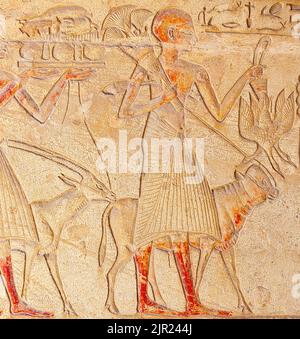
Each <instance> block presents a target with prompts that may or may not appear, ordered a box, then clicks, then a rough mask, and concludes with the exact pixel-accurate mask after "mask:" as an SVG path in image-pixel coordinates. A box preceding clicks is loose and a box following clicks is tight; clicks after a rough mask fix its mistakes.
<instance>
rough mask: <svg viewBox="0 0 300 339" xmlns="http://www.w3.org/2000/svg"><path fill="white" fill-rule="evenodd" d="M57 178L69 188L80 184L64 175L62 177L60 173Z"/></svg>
mask: <svg viewBox="0 0 300 339" xmlns="http://www.w3.org/2000/svg"><path fill="white" fill-rule="evenodd" d="M58 178H59V179H60V180H61V181H62V182H64V183H65V184H66V185H68V186H71V187H76V186H77V185H78V184H80V182H79V181H78V180H76V179H73V178H70V177H67V176H66V175H64V174H63V173H61V174H60V175H59V176H58Z"/></svg>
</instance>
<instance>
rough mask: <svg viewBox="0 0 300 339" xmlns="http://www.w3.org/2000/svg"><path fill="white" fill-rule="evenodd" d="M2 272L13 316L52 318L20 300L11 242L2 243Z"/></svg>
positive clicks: (50, 315) (0, 260)
mask: <svg viewBox="0 0 300 339" xmlns="http://www.w3.org/2000/svg"><path fill="white" fill-rule="evenodd" d="M0 272H1V274H2V280H3V282H4V286H5V289H6V292H7V295H8V297H9V301H10V312H11V314H12V315H25V316H31V317H52V316H53V314H52V313H49V312H41V311H37V310H35V309H34V308H31V307H29V306H27V304H26V303H24V302H23V301H22V300H20V298H19V295H18V292H17V289H16V286H15V281H14V276H13V269H12V262H11V248H10V242H9V241H3V242H0Z"/></svg>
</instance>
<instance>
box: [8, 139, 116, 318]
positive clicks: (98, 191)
mask: <svg viewBox="0 0 300 339" xmlns="http://www.w3.org/2000/svg"><path fill="white" fill-rule="evenodd" d="M7 144H8V146H9V147H11V148H15V149H19V150H23V151H26V152H29V153H32V154H35V155H37V156H40V157H43V158H46V159H48V160H51V161H53V162H55V163H57V164H59V165H61V166H62V167H63V168H65V169H68V170H69V171H71V172H72V173H73V174H74V177H69V176H67V175H66V174H63V173H61V175H59V179H60V180H62V181H63V182H64V183H65V184H66V185H67V186H69V187H70V188H69V189H68V190H66V191H65V192H63V193H62V194H60V195H58V196H56V197H54V198H52V199H49V200H42V201H36V202H33V203H31V207H32V210H33V213H34V217H35V222H36V225H37V230H38V232H39V230H40V229H42V228H43V227H45V226H46V227H47V228H48V233H49V232H50V233H51V234H52V241H51V243H50V244H47V245H46V246H44V247H41V246H40V250H39V252H38V253H37V252H33V253H32V257H28V256H26V260H27V263H26V265H25V274H24V283H23V292H22V295H23V297H24V298H25V299H26V297H27V290H28V284H29V278H30V271H31V266H32V262H33V259H34V255H44V256H45V258H46V260H47V264H48V266H49V269H50V272H51V275H52V278H53V280H54V282H55V284H56V286H57V289H58V290H59V293H60V295H61V298H62V301H63V306H64V312H66V313H69V314H76V313H75V311H74V309H73V307H72V305H71V303H70V302H69V300H68V298H67V296H66V293H65V292H64V287H63V284H62V281H61V279H60V274H59V269H58V265H57V255H56V249H57V247H58V245H59V241H60V237H61V234H62V231H63V229H64V227H65V226H66V225H67V224H68V223H69V222H70V221H71V220H72V219H73V218H75V217H76V216H77V215H78V214H79V213H82V212H83V211H84V209H85V208H87V206H88V204H89V202H91V201H108V202H112V201H114V200H115V195H114V194H113V193H112V192H111V191H110V189H109V188H107V187H106V186H105V185H104V184H103V183H102V182H101V181H100V180H99V179H98V178H97V177H96V176H95V175H94V174H92V173H91V172H90V171H89V170H87V169H86V168H84V167H83V166H81V165H79V164H76V163H75V162H74V161H73V160H70V159H68V158H67V157H65V156H62V155H60V154H58V153H56V152H53V151H49V150H46V149H42V148H39V147H36V146H33V145H30V144H27V143H24V142H20V141H15V140H9V141H8V142H7Z"/></svg>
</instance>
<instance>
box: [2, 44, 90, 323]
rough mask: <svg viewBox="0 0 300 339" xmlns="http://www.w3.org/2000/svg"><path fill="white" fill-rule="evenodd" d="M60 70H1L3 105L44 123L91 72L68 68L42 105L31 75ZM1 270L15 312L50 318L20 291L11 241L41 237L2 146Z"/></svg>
mask: <svg viewBox="0 0 300 339" xmlns="http://www.w3.org/2000/svg"><path fill="white" fill-rule="evenodd" d="M0 50H1V53H0V57H1V58H4V57H6V54H7V46H6V44H5V43H4V42H3V41H2V42H1V48H0ZM55 74H56V71H52V70H44V69H36V70H28V71H25V72H23V73H22V74H20V75H19V76H18V75H15V74H13V73H10V72H7V71H4V70H1V71H0V107H1V108H2V107H3V106H5V105H6V104H7V103H8V102H9V101H10V100H11V99H12V98H15V99H16V100H17V101H18V103H19V104H20V105H21V106H22V107H23V108H24V109H25V110H26V111H27V112H28V113H29V114H30V115H31V116H32V117H33V118H34V119H35V120H37V121H38V122H39V123H44V122H45V121H47V119H48V118H49V117H50V115H51V114H52V112H53V111H54V109H55V107H56V104H57V102H58V99H59V98H60V96H61V94H62V92H63V90H64V88H65V87H66V84H67V82H68V81H69V80H83V79H86V78H87V77H89V76H90V75H91V71H90V70H68V71H65V72H64V73H63V74H62V75H61V77H60V78H59V79H58V80H57V82H56V83H55V84H54V86H53V87H52V88H51V90H50V91H49V93H48V94H47V96H46V98H45V99H44V101H43V103H42V104H41V105H40V106H39V105H38V104H36V102H35V101H34V100H33V98H32V97H31V95H30V94H29V93H28V91H27V90H26V88H25V84H26V81H27V80H28V78H30V77H37V78H41V79H43V78H48V77H50V76H53V75H55ZM0 187H1V190H0V212H1V213H0V272H1V275H2V278H3V281H4V285H5V288H6V292H7V295H8V297H9V300H10V312H11V314H12V315H25V316H32V317H49V316H52V314H51V313H49V312H41V311H38V310H35V309H34V308H32V307H30V306H28V305H27V304H26V303H25V302H23V301H22V300H21V299H20V297H19V294H18V292H17V290H16V286H15V281H14V274H13V267H12V259H11V245H10V242H11V241H12V240H14V239H23V240H29V241H33V240H36V239H37V234H36V229H35V223H34V219H33V215H32V211H31V208H30V206H29V204H28V201H27V198H26V196H25V194H24V191H23V189H22V187H21V185H20V182H19V181H18V179H17V177H16V175H15V173H14V171H13V169H12V167H11V166H10V164H9V162H8V160H7V158H6V156H5V154H4V152H3V151H2V149H0Z"/></svg>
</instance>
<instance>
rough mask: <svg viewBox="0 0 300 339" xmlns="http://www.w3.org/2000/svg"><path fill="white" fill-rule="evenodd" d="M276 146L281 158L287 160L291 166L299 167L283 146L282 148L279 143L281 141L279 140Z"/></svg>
mask: <svg viewBox="0 0 300 339" xmlns="http://www.w3.org/2000/svg"><path fill="white" fill-rule="evenodd" d="M274 148H275V150H276V152H277V154H278V155H279V156H280V158H281V159H282V160H283V161H285V162H287V163H288V164H290V165H291V166H293V167H295V168H297V165H296V164H295V163H294V162H293V161H292V159H291V157H290V156H289V155H288V154H287V153H285V152H284V151H283V150H282V148H281V147H280V145H279V142H277V143H276V144H275V145H274Z"/></svg>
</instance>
